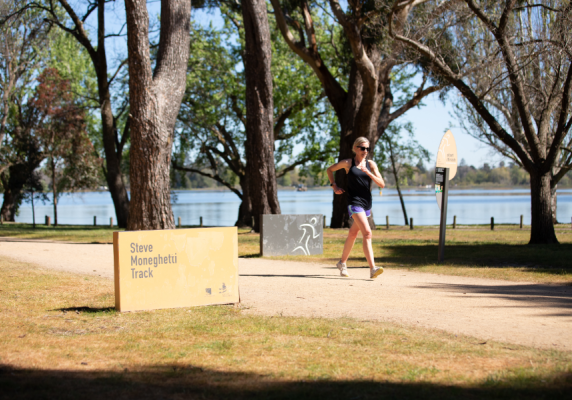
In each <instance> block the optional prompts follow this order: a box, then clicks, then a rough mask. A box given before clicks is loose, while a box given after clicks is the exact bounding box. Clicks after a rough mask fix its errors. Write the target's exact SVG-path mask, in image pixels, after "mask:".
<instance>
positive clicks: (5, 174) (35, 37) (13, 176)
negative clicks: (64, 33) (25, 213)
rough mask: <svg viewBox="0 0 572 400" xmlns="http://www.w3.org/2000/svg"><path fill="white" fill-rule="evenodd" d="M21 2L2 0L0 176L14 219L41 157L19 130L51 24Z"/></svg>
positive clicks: (5, 205) (7, 213)
mask: <svg viewBox="0 0 572 400" xmlns="http://www.w3.org/2000/svg"><path fill="white" fill-rule="evenodd" d="M20 6H21V4H20V3H19V2H17V1H6V2H2V3H0V96H1V98H0V102H1V103H0V180H1V181H2V186H3V189H4V195H3V200H2V208H1V209H0V214H1V215H2V218H3V219H4V220H5V221H14V218H15V215H16V212H17V210H18V207H19V205H20V203H21V201H22V188H23V187H24V185H25V184H26V180H27V177H28V176H29V175H30V174H31V173H32V172H33V171H34V170H35V169H36V168H37V167H38V166H39V165H40V163H41V162H42V160H43V157H42V156H41V154H38V151H39V150H38V146H37V144H36V143H35V141H34V140H33V138H29V137H27V136H26V134H25V129H24V130H23V129H19V126H20V123H19V121H20V120H21V119H20V117H21V107H20V105H21V104H22V103H25V99H26V97H27V96H29V95H30V93H31V91H32V88H33V86H34V79H35V77H36V75H37V74H38V71H39V69H40V68H41V67H42V65H43V64H44V61H45V59H44V58H43V54H44V51H45V49H46V47H48V44H49V38H50V29H49V28H50V27H49V24H48V23H46V22H45V21H44V18H43V15H42V13H41V12H38V11H34V10H26V11H25V12H21V13H17V12H16V11H18V10H19V7H20Z"/></svg>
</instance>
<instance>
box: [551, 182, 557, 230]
mask: <svg viewBox="0 0 572 400" xmlns="http://www.w3.org/2000/svg"><path fill="white" fill-rule="evenodd" d="M557 189H558V184H555V185H552V183H551V184H550V205H551V208H552V223H553V224H554V225H556V224H558V218H556V210H557V206H558V204H557V201H558V199H557V198H556V190H557Z"/></svg>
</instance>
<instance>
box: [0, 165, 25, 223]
mask: <svg viewBox="0 0 572 400" xmlns="http://www.w3.org/2000/svg"><path fill="white" fill-rule="evenodd" d="M8 174H9V176H8V177H6V173H5V171H4V172H2V186H4V199H3V201H2V209H1V210H0V214H1V215H2V217H3V218H4V221H9V222H16V219H15V218H16V213H17V212H18V208H19V207H20V203H21V202H22V190H23V188H24V185H25V184H26V179H27V177H26V166H25V165H22V164H14V165H11V166H10V167H9V168H8Z"/></svg>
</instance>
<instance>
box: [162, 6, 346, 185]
mask: <svg viewBox="0 0 572 400" xmlns="http://www.w3.org/2000/svg"><path fill="white" fill-rule="evenodd" d="M221 13H222V15H223V17H224V20H225V24H224V27H223V28H222V29H221V30H217V29H215V28H213V27H212V26H210V27H208V28H202V27H200V26H199V25H198V24H193V27H192V30H191V52H190V53H191V55H190V59H189V64H188V65H189V68H188V73H187V90H186V93H185V97H184V99H183V104H182V106H181V112H180V114H179V127H180V130H179V135H178V137H177V141H176V149H175V154H174V157H173V159H174V162H175V164H176V165H183V164H185V165H186V166H188V167H189V168H190V169H192V170H193V172H194V173H198V174H202V175H204V176H211V177H213V179H215V180H217V181H219V182H221V183H223V184H225V185H226V186H228V187H234V186H235V185H236V184H240V179H242V178H243V177H244V174H245V160H244V142H245V139H246V137H245V132H244V129H245V115H246V109H245V98H244V96H245V78H244V73H243V72H244V64H243V59H242V54H243V51H244V37H243V29H242V18H241V16H240V14H237V13H235V12H233V11H231V10H230V9H228V8H226V7H225V6H223V7H221ZM270 24H271V39H272V76H273V86H274V87H273V89H274V125H275V127H274V138H275V160H276V165H278V167H277V170H278V173H279V174H280V173H286V172H287V171H290V170H292V169H293V168H295V167H296V166H301V168H302V169H304V170H309V169H311V168H315V169H319V168H322V166H321V164H322V163H324V162H331V160H332V154H334V153H335V149H336V146H337V143H336V140H335V138H336V136H337V135H338V134H339V128H338V126H337V125H338V124H337V120H336V119H335V117H334V115H333V111H332V109H331V106H330V105H329V103H328V102H327V101H325V96H324V94H323V93H322V88H321V85H320V82H319V81H318V79H317V78H316V77H315V76H314V74H313V72H312V71H311V69H310V68H309V67H308V66H307V65H306V64H305V63H304V62H303V61H302V60H300V59H299V58H297V57H293V55H292V53H291V51H290V49H289V48H288V46H287V45H286V44H285V43H284V41H283V40H281V38H280V36H279V35H280V33H279V32H278V30H277V29H275V27H273V26H272V24H273V21H272V20H271V21H270ZM179 182H181V179H179Z"/></svg>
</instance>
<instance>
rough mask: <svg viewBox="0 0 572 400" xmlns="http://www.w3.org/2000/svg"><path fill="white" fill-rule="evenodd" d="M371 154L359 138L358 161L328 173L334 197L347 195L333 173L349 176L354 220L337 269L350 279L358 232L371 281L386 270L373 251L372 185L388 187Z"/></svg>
mask: <svg viewBox="0 0 572 400" xmlns="http://www.w3.org/2000/svg"><path fill="white" fill-rule="evenodd" d="M370 150H371V149H370V146H369V141H368V140H367V139H366V138H364V137H359V138H357V139H356V140H355V142H354V145H353V148H352V151H353V152H354V154H355V157H354V158H351V159H346V160H341V161H340V162H338V163H336V164H334V165H332V166H330V167H329V168H328V169H327V172H328V179H329V180H330V186H332V188H333V189H334V193H335V194H342V193H344V189H342V188H340V187H338V186H337V185H336V182H335V181H334V172H335V171H337V170H340V169H344V170H345V171H346V174H347V175H348V213H349V216H350V218H353V220H354V223H353V224H352V227H351V228H350V231H349V233H348V238H347V239H346V243H345V245H344V251H343V253H342V258H341V260H340V261H339V262H338V263H337V265H336V266H337V267H338V269H339V270H340V275H341V276H349V274H348V267H347V265H346V262H347V261H348V257H349V256H350V252H351V251H352V248H353V247H354V243H355V241H356V238H357V235H358V232H359V231H361V234H362V236H363V252H364V254H365V258H366V259H367V263H368V264H369V277H370V278H371V279H375V278H377V277H378V276H379V275H381V274H382V273H383V267H376V266H375V260H374V258H373V249H372V247H371V237H372V234H371V229H370V227H369V223H368V221H367V218H368V217H369V216H370V215H371V206H372V204H371V181H374V182H375V184H376V185H377V186H379V187H380V188H383V187H385V182H384V181H383V178H382V177H381V174H380V173H379V169H378V168H377V165H376V164H375V162H373V161H371V160H368V159H367V155H368V154H369V152H370Z"/></svg>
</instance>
